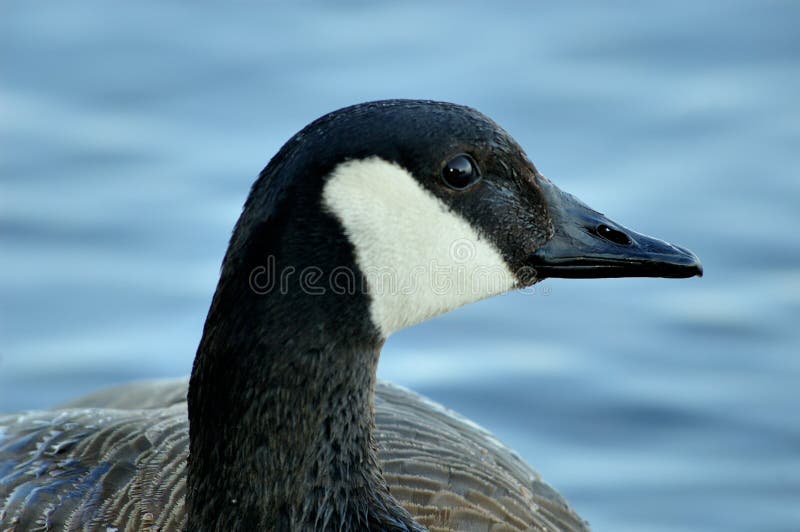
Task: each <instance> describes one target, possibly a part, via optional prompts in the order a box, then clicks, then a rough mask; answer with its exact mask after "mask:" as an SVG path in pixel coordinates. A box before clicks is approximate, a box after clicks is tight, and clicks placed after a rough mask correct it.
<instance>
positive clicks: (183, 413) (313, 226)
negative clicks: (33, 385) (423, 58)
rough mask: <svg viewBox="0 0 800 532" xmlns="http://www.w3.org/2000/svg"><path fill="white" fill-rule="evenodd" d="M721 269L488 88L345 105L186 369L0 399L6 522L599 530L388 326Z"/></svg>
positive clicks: (246, 228) (242, 249) (314, 138)
mask: <svg viewBox="0 0 800 532" xmlns="http://www.w3.org/2000/svg"><path fill="white" fill-rule="evenodd" d="M701 274H702V268H701V265H700V262H699V260H698V258H697V257H696V256H695V255H694V254H692V253H691V252H690V251H688V250H686V249H683V248H681V247H678V246H675V245H672V244H668V243H666V242H663V241H661V240H657V239H655V238H651V237H648V236H644V235H641V234H638V233H636V232H634V231H631V230H629V229H626V228H625V227H623V226H621V225H620V224H618V223H615V222H613V221H611V220H610V219H608V218H606V217H605V216H604V215H602V214H601V213H599V212H597V211H594V210H592V209H590V208H589V207H588V206H586V205H585V204H584V203H582V202H581V201H579V200H578V199H577V198H575V197H574V196H571V195H569V194H567V193H565V192H562V191H561V190H560V189H559V188H557V187H556V186H555V185H554V184H553V183H552V182H551V181H549V180H548V179H547V178H545V177H544V176H543V175H542V174H540V173H539V172H538V171H537V169H536V168H535V167H534V165H533V164H532V163H531V162H530V160H529V159H528V157H527V156H526V154H525V152H524V151H523V150H522V148H521V147H520V146H519V145H518V144H517V143H516V142H515V141H514V139H513V138H512V137H511V136H510V135H509V134H508V133H506V132H505V131H504V130H503V129H502V128H501V127H500V126H498V125H497V124H496V123H495V122H493V121H492V120H490V119H489V118H487V117H486V116H484V115H482V114H480V113H479V112H478V111H476V110H474V109H471V108H469V107H464V106H460V105H456V104H451V103H444V102H434V101H420V100H385V101H375V102H368V103H363V104H358V105H354V106H351V107H346V108H344V109H340V110H338V111H334V112H332V113H329V114H327V115H325V116H323V117H321V118H319V119H317V120H316V121H314V122H312V123H311V124H309V125H308V126H306V127H305V128H304V129H302V130H301V131H300V132H299V133H297V134H296V135H294V136H293V137H292V138H291V139H290V140H289V141H288V142H287V143H286V144H285V145H284V146H283V147H282V148H281V149H280V150H279V151H278V153H277V154H276V155H275V156H274V157H273V158H272V160H271V161H270V162H269V164H268V165H267V166H266V168H265V169H264V170H263V171H262V172H261V173H260V174H259V176H258V178H257V180H256V181H255V183H254V184H253V186H252V189H251V191H250V194H249V196H248V198H247V200H246V202H245V205H244V208H243V211H242V214H241V217H240V218H239V220H238V222H237V223H236V226H235V228H234V231H233V234H232V237H231V239H230V243H229V246H228V249H227V253H226V254H225V257H224V260H223V263H222V267H221V273H220V278H219V283H218V285H217V288H216V292H215V294H214V297H213V300H212V303H211V306H210V309H209V312H208V316H207V319H206V322H205V326H204V328H203V333H202V338H201V340H200V343H199V347H198V349H197V354H196V357H195V361H194V365H193V368H192V371H191V377H190V379H189V380H188V381H187V380H186V379H180V380H167V381H146V382H142V383H131V384H126V385H121V386H119V387H116V388H111V389H108V390H105V391H100V392H96V393H94V394H91V395H88V396H85V397H82V398H78V399H76V400H74V401H73V402H71V403H68V404H66V405H63V406H61V407H58V408H55V409H52V410H44V411H33V412H23V413H18V414H5V415H3V416H2V417H0V529H1V530H4V531H7V530H10V531H27V530H104V531H123V530H159V531H164V530H192V531H195V530H197V531H210V530H246V531H252V530H281V531H282V530H386V531H421V530H492V531H499V530H551V531H552V530H586V529H587V528H588V524H587V523H586V522H585V521H584V520H582V519H581V518H580V517H579V516H578V514H577V513H576V512H575V511H573V509H572V508H571V507H570V506H569V504H568V503H567V502H566V501H565V500H564V499H563V498H562V497H561V496H560V495H559V494H558V493H557V492H556V491H555V490H554V489H553V488H551V487H550V486H549V485H548V484H546V483H545V482H544V481H543V480H542V479H541V478H540V476H539V475H538V474H537V473H536V472H535V471H534V470H533V469H531V467H530V466H528V465H527V464H526V463H525V462H523V460H522V459H521V458H520V457H519V456H518V455H517V454H516V453H514V452H513V451H512V450H510V449H509V448H507V447H506V446H505V445H503V444H502V443H501V442H499V441H498V440H497V439H496V438H495V437H494V436H492V435H491V434H490V433H489V432H487V431H486V430H484V429H482V428H480V427H478V426H477V425H476V424H474V423H472V422H470V421H469V420H467V419H465V418H463V417H461V416H459V415H458V414H455V413H454V412H452V411H450V410H447V409H446V408H444V407H443V406H440V405H438V404H436V403H434V402H432V401H430V400H428V399H425V398H423V397H421V396H419V395H416V394H414V393H413V392H411V391H409V390H406V389H404V388H400V387H397V386H393V385H391V384H388V383H385V382H381V381H378V380H377V379H376V366H377V364H378V358H379V354H380V351H381V347H382V345H383V344H384V342H385V340H386V338H387V337H388V336H389V335H390V334H391V333H393V332H394V331H397V330H398V329H401V328H403V327H407V326H410V325H413V324H415V323H418V322H421V321H423V320H426V319H428V318H431V317H433V316H437V315H440V314H442V313H444V312H447V311H449V310H451V309H454V308H456V307H459V306H461V305H464V304H466V303H469V302H472V301H476V300H479V299H482V298H486V297H489V296H492V295H495V294H499V293H502V292H506V291H509V290H513V289H517V288H520V287H526V286H530V285H532V284H534V283H536V282H538V281H541V280H542V279H545V278H549V277H562V278H598V277H623V276H651V277H671V278H687V277H692V276H699V275H701Z"/></svg>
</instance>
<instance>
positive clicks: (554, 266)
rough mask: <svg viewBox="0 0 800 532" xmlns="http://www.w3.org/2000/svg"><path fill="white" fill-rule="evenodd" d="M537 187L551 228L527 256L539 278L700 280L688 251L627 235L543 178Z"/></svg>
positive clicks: (700, 272)
mask: <svg viewBox="0 0 800 532" xmlns="http://www.w3.org/2000/svg"><path fill="white" fill-rule="evenodd" d="M538 183H539V185H540V187H541V189H542V192H543V194H544V197H545V200H546V202H547V205H548V209H549V211H550V217H551V219H552V222H553V228H554V229H555V232H554V234H553V237H552V238H551V239H550V240H548V241H547V242H546V243H545V244H544V245H542V246H541V247H539V249H537V250H536V252H534V253H533V254H532V255H531V256H530V262H529V265H530V266H532V267H533V268H535V269H536V274H537V277H538V278H539V279H544V278H547V277H562V278H572V279H588V278H600V277H671V278H686V277H694V276H698V277H700V276H702V275H703V267H702V266H701V264H700V259H698V258H697V256H696V255H695V254H694V253H692V252H691V251H689V250H688V249H685V248H682V247H679V246H675V245H673V244H670V243H668V242H664V241H662V240H658V239H656V238H653V237H649V236H645V235H641V234H639V233H636V232H634V231H631V230H630V229H627V228H625V227H623V226H621V225H620V224H618V223H616V222H613V221H611V220H609V219H608V218H606V217H605V216H603V215H602V214H600V213H599V212H597V211H595V210H592V209H591V208H589V207H588V206H587V205H586V204H584V203H583V202H582V201H580V200H579V199H578V198H576V197H575V196H572V195H571V194H567V193H566V192H563V191H561V190H560V189H559V188H558V187H556V186H555V185H553V184H552V183H551V182H550V181H549V180H547V179H546V178H541V177H540V178H539V179H538Z"/></svg>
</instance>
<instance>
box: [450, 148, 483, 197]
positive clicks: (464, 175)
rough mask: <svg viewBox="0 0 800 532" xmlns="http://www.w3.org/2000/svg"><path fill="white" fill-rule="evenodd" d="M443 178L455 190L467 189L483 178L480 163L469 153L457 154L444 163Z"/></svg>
mask: <svg viewBox="0 0 800 532" xmlns="http://www.w3.org/2000/svg"><path fill="white" fill-rule="evenodd" d="M442 179H444V182H445V184H447V186H449V187H450V188H453V189H455V190H465V189H467V188H469V187H471V186H472V185H474V184H475V183H477V182H478V181H480V180H481V175H480V173H479V172H478V165H476V164H475V161H473V160H472V157H470V156H469V155H463V154H462V155H457V156H455V157H453V158H452V159H450V161H449V162H448V163H447V164H446V165H444V169H443V170H442Z"/></svg>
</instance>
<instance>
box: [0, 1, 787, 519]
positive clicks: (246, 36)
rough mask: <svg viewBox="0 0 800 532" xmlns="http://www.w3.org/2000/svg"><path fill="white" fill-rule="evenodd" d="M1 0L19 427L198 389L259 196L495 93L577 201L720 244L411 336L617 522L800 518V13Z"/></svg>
mask: <svg viewBox="0 0 800 532" xmlns="http://www.w3.org/2000/svg"><path fill="white" fill-rule="evenodd" d="M26 8H27V5H26V3H25V2H19V1H17V2H13V1H12V2H6V4H5V5H4V8H3V10H4V16H3V17H2V19H3V20H2V22H0V62H2V64H3V69H2V71H3V74H2V75H1V76H0V101H1V102H2V107H0V110H1V111H0V112H2V116H3V119H2V120H0V135H2V139H3V140H2V146H3V149H2V152H0V165H2V166H0V176H2V177H1V179H2V194H0V207H1V208H0V227H1V228H2V233H1V234H0V238H2V255H1V256H0V257H1V258H2V271H3V274H4V275H2V277H0V304H2V308H1V309H0V311H1V312H2V321H0V334H2V341H1V342H0V410H13V409H20V408H37V407H44V406H48V405H51V404H53V403H55V402H58V401H60V400H63V399H65V398H67V397H69V396H71V395H74V394H76V393H80V392H83V391H86V390H90V389H93V388H96V387H98V386H102V385H107V384H110V383H115V382H120V381H127V380H130V379H134V378H140V377H155V376H173V375H181V374H186V373H187V372H188V370H189V368H190V364H191V360H192V357H193V355H194V348H195V346H196V342H197V340H198V338H199V334H200V330H201V326H202V321H203V318H204V315H205V311H206V309H207V305H208V303H209V300H210V297H211V293H212V290H213V287H214V286H215V283H216V276H217V272H218V267H219V262H220V260H221V257H222V254H223V251H224V248H225V244H226V240H227V237H228V235H229V232H230V230H231V227H232V226H233V222H234V221H235V219H236V217H237V216H238V212H239V209H240V207H241V204H242V202H243V200H244V197H245V195H246V193H247V190H248V187H249V185H250V183H251V180H252V179H253V178H254V177H255V175H256V174H257V172H258V171H259V170H260V168H261V167H262V166H263V165H264V164H266V162H267V160H268V158H269V157H270V156H271V155H272V154H273V153H274V152H275V151H276V150H277V149H278V147H279V146H280V144H281V143H282V142H283V141H284V140H286V139H287V138H288V137H289V136H290V135H291V134H292V133H294V132H295V131H296V130H297V129H299V128H300V127H302V126H303V125H304V124H305V123H307V122H309V121H310V120H311V119H313V118H315V117H316V116H318V115H320V114H322V113H324V112H327V111H329V110H332V109H334V108H337V107H341V106H343V105H347V104H350V103H354V102H357V101H363V100H368V99H375V98H385V97H427V98H434V99H444V100H450V101H456V102H459V103H465V104H468V105H473V106H475V107H477V108H479V109H480V110H482V111H484V112H485V113H487V114H488V115H490V116H492V117H493V118H495V119H496V120H497V121H498V122H500V123H501V124H503V125H504V127H506V128H507V129H508V130H509V131H510V132H511V133H512V134H513V135H514V136H515V137H516V138H517V139H518V140H519V141H520V142H521V144H522V145H523V146H525V147H526V149H527V150H528V153H529V154H530V156H531V158H532V159H533V160H534V162H535V163H536V164H537V165H538V167H539V168H540V169H541V170H542V171H543V173H545V174H546V175H548V176H549V177H551V178H552V179H553V180H554V181H555V182H556V183H557V184H558V185H559V186H561V187H562V188H564V189H565V190H568V191H570V192H573V193H575V194H576V195H578V196H579V197H581V198H582V199H584V200H585V201H587V202H588V203H590V204H591V205H593V206H595V207H598V208H601V209H602V210H604V211H605V212H607V213H608V214H609V215H610V216H611V217H613V218H614V219H616V220H619V221H620V222H622V223H624V224H626V225H628V226H629V227H631V228H634V229H637V230H641V231H644V232H646V233H651V234H655V235H658V236H661V237H663V238H666V239H668V240H671V241H674V242H677V243H680V244H682V245H685V246H687V247H689V248H691V249H692V250H693V251H695V252H696V253H697V254H698V255H699V256H700V257H701V258H702V259H703V262H704V266H705V269H706V276H705V277H704V278H703V279H701V280H698V279H692V280H686V281H673V280H652V279H632V280H603V281H547V283H546V286H547V287H548V288H549V290H540V291H536V292H535V293H533V294H511V295H506V296H501V297H496V298H494V299H490V300H488V301H484V302H482V303H479V304H475V305H472V306H469V307H466V308H464V309H461V310H459V311H457V312H454V313H452V314H449V315H447V316H444V317H441V318H438V319H436V320H433V321H432V322H429V323H424V324H421V325H419V326H417V327H414V328H412V329H409V330H405V331H402V332H401V333H398V334H397V335H396V336H395V337H393V338H391V339H390V341H389V342H388V344H387V346H386V349H385V351H384V355H383V360H382V366H381V370H380V373H381V375H382V376H383V377H385V378H388V379H391V380H394V381H397V382H400V383H402V384H405V385H407V386H410V387H412V388H414V389H416V390H418V391H421V392H423V393H425V394H427V395H429V396H431V397H433V398H434V399H436V400H439V401H441V402H443V403H445V404H446V405H448V406H450V407H452V408H455V409H456V410H458V411H460V412H462V413H464V414H466V415H468V416H469V417H471V418H473V419H474V420H476V421H477V422H479V423H481V424H483V425H485V426H487V427H488V428H489V429H491V430H492V431H493V432H495V433H496V434H498V435H499V436H500V438H501V439H503V440H504V441H506V442H508V443H509V444H511V445H512V446H513V447H514V448H516V449H517V450H519V451H520V453H521V454H522V455H523V456H524V457H525V458H526V459H527V460H528V461H529V462H531V463H532V464H533V465H534V466H535V467H536V468H538V469H539V470H540V471H541V472H542V473H543V474H544V476H545V478H547V479H548V480H549V481H550V482H551V483H553V484H554V485H555V486H556V487H557V488H558V489H559V490H560V491H562V492H563V493H564V494H565V496H567V498H568V499H570V500H571V501H572V503H573V504H574V505H575V507H576V508H577V509H578V510H579V511H580V512H581V514H582V515H583V516H584V517H585V518H587V519H588V520H589V521H590V522H591V523H592V524H593V525H594V526H595V528H596V529H598V530H617V531H619V530H632V531H633V530H644V529H646V530H676V529H678V530H704V531H705V530H726V531H730V530H790V529H792V528H795V527H796V526H797V523H798V522H800V506H798V504H797V501H798V500H800V499H799V497H800V481H799V480H798V478H799V475H798V473H800V418H799V417H798V416H797V407H798V399H799V397H798V393H797V391H796V383H797V381H798V378H800V359H798V357H797V354H796V351H797V347H798V343H799V342H798V340H800V333H798V330H797V323H798V318H800V246H798V244H799V243H800V241H798V238H797V235H796V228H797V227H798V226H799V225H800V211H798V208H797V206H798V204H800V202H799V200H800V180H798V179H797V178H796V168H797V157H796V154H797V153H798V148H800V141H799V140H798V139H800V130H798V125H797V124H800V107H799V106H798V105H797V97H796V88H797V86H798V85H800V70H799V69H798V68H797V58H798V57H800V55H798V54H800V37H798V35H800V34H798V32H797V31H796V23H797V21H798V20H800V6H798V5H797V4H795V3H790V2H771V3H768V4H767V3H762V2H757V1H755V0H754V1H751V2H744V1H731V2H727V3H725V5H724V11H723V10H722V6H721V4H720V3H715V2H704V1H701V2H689V1H680V2H672V3H669V4H663V5H661V4H659V5H656V4H653V3H647V4H645V3H641V4H636V3H631V2H612V3H604V4H603V7H602V8H601V7H599V6H597V5H595V4H594V3H590V2H583V3H579V4H578V5H575V4H571V5H570V7H562V6H560V5H544V4H542V5H537V6H535V7H532V6H531V5H530V4H529V3H522V2H520V3H508V4H504V5H503V6H502V7H495V8H489V7H482V6H477V5H474V6H473V5H465V4H457V5H456V4H451V5H440V6H431V5H428V4H421V3H420V4H418V5H411V4H403V5H400V4H398V5H394V4H382V5H379V6H376V5H373V4H369V3H359V2H353V3H344V4H342V5H337V6H335V7H332V6H325V5H317V6H313V7H312V6H304V7H302V6H299V7H291V8H289V7H282V8H275V7H264V6H261V5H259V4H247V3H243V4H237V5H236V6H235V7H231V6H225V7H224V8H222V7H212V6H210V5H202V6H191V7H180V6H178V5H172V6H166V5H163V4H161V3H155V2H137V3H135V4H129V5H125V6H123V5H119V6H115V10H113V11H111V10H108V9H107V8H106V7H105V5H104V4H103V3H100V2H94V3H93V2H84V3H82V4H80V5H74V4H63V3H46V4H41V5H38V6H37V9H35V10H31V9H26Z"/></svg>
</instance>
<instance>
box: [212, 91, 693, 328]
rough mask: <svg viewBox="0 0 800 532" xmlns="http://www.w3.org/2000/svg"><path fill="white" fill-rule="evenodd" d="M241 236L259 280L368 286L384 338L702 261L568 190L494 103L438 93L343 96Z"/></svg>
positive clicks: (302, 140) (266, 176)
mask: <svg viewBox="0 0 800 532" xmlns="http://www.w3.org/2000/svg"><path fill="white" fill-rule="evenodd" d="M280 204H282V206H283V208H284V211H285V209H286V208H288V209H290V210H291V212H290V213H288V214H286V213H285V212H283V213H281V214H282V216H276V214H278V213H279V211H281V205H280ZM287 216H288V217H290V218H292V219H291V220H287V221H285V222H284V223H276V221H277V220H276V218H278V217H281V218H286V217H287ZM265 227H267V228H268V231H269V238H268V240H270V243H271V244H273V245H272V246H271V245H265V243H264V242H263V241H262V242H261V243H259V242H258V239H259V238H262V239H263V237H264V235H263V234H262V233H263V230H264V228H265ZM275 240H282V243H281V244H280V245H279V246H278V247H275V246H274V241H275ZM270 243H268V244H270ZM243 248H245V249H249V250H253V251H257V252H259V253H260V259H261V262H257V263H252V262H251V263H248V264H247V267H248V268H249V269H248V272H249V274H250V280H251V284H252V285H253V287H254V290H255V291H256V292H258V291H259V288H258V287H259V286H261V287H262V288H265V287H268V288H269V289H275V288H276V287H277V288H279V287H278V286H277V285H279V284H280V283H279V282H278V279H277V278H280V277H281V276H282V275H283V277H284V280H286V279H285V278H286V276H287V275H289V273H288V270H287V268H293V269H294V270H295V272H294V273H295V275H297V277H298V279H299V278H300V276H302V275H306V285H307V286H306V287H305V288H306V289H305V290H304V291H305V292H307V293H308V294H309V295H317V296H318V297H317V301H318V302H319V303H322V301H323V300H336V299H342V298H336V297H335V296H337V295H353V294H352V292H354V291H358V292H361V294H362V295H363V296H364V298H365V301H367V304H368V306H369V313H368V314H369V318H370V321H371V325H372V326H373V327H374V328H375V330H376V331H377V332H378V333H379V335H380V336H382V337H386V336H388V335H389V334H391V333H392V332H394V331H396V330H397V329H400V328H402V327H405V326H408V325H412V324H415V323H418V322H420V321H423V320H425V319H427V318H430V317H432V316H435V315H438V314H441V313H443V312H446V311H448V310H451V309H453V308H456V307H458V306H460V305H463V304H466V303H469V302H472V301H475V300H478V299H482V298H485V297H488V296H491V295H495V294H498V293H501V292H505V291H508V290H512V289H515V288H521V287H526V286H530V285H532V284H534V283H537V282H539V281H541V280H543V279H545V278H547V277H569V278H589V277H593V278H597V277H627V276H650V277H691V276H694V275H701V274H702V268H701V266H700V262H699V260H698V259H697V257H696V256H695V255H694V254H692V253H691V252H690V251H688V250H686V249H683V248H680V247H678V246H675V245H672V244H669V243H666V242H664V241H661V240H658V239H656V238H652V237H649V236H645V235H642V234H639V233H637V232H635V231H632V230H630V229H627V228H625V227H624V226H622V225H620V224H618V223H616V222H614V221H612V220H610V219H608V218H607V217H606V216H604V215H603V214H601V213H599V212H597V211H595V210H593V209H591V208H590V207H588V206H587V205H585V204H584V203H582V202H581V201H580V200H578V199H577V198H575V197H574V196H572V195H570V194H567V193H565V192H562V191H561V190H560V189H559V188H558V187H556V186H555V185H554V184H553V183H552V182H551V181H549V180H548V179H547V178H545V177H544V176H543V175H542V174H540V173H539V171H538V170H537V169H536V167H535V166H534V165H533V163H532V162H531V161H530V159H529V158H528V157H527V156H526V154H525V152H524V150H523V149H522V148H521V147H520V146H519V145H518V144H517V142H516V141H515V140H514V139H513V138H512V137H511V136H510V135H509V134H508V133H506V132H505V131H504V130H503V129H502V128H501V127H500V126H498V125H497V124H496V123H494V122H493V121H492V120H490V119H489V118H487V117H486V116H484V115H482V114H481V113H479V112H477V111H475V110H474V109H470V108H468V107H463V106H458V105H454V104H449V103H440V102H430V101H408V100H392V101H379V102H371V103H366V104H361V105H357V106H354V107H349V108H345V109H342V110H339V111H336V112H334V113H332V114H330V115H327V116H325V117H323V118H321V119H319V120H317V121H316V122H314V123H312V124H311V125H309V126H308V127H307V128H305V129H304V130H303V131H302V132H300V133H299V134H298V135H296V136H295V137H294V138H293V139H292V140H291V141H289V143H287V145H286V146H285V147H284V148H283V150H281V153H279V154H278V156H277V157H276V158H275V160H274V161H273V162H272V163H271V164H270V166H268V167H267V168H266V169H265V171H264V172H263V173H262V176H261V179H260V180H259V182H258V183H256V185H255V186H254V188H253V192H252V193H251V197H250V199H249V200H248V203H247V206H246V208H245V212H244V214H243V217H242V221H240V224H239V227H238V228H237V232H236V234H235V235H234V239H233V242H232V250H233V253H229V257H228V259H227V260H226V263H233V262H234V261H235V258H236V257H238V256H239V255H241V252H242V250H243ZM270 248H272V249H270ZM337 248H338V249H337ZM292 251H297V252H299V253H302V256H295V257H291V258H289V256H288V253H290V252H292ZM267 255H270V257H269V260H267V259H265V258H264V257H266V256H267ZM273 258H274V261H273ZM287 259H289V260H287ZM269 261H273V262H271V263H270V264H267V263H268V262H269ZM268 266H272V270H269V268H268ZM304 268H305V270H304ZM288 282H289V283H290V284H291V281H288ZM298 282H299V281H298Z"/></svg>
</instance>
